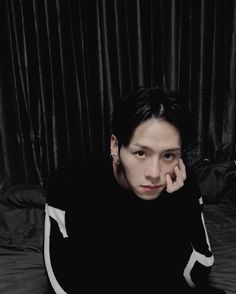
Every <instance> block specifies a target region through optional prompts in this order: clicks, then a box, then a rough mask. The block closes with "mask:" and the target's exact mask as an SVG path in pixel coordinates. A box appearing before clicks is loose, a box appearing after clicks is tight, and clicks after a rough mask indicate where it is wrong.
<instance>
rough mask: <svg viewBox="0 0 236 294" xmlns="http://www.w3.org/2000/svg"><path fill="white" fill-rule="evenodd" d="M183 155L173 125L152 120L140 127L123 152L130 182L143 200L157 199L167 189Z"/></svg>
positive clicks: (123, 160) (126, 175)
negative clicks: (168, 176) (168, 177)
mask: <svg viewBox="0 0 236 294" xmlns="http://www.w3.org/2000/svg"><path fill="white" fill-rule="evenodd" d="M180 155H181V140H180V135H179V132H178V131H177V129H176V128H175V127H174V126H173V125H171V124H170V123H168V122H166V121H164V120H160V119H156V118H152V119H149V120H147V121H145V122H144V123H142V124H140V125H139V126H138V127H137V128H136V129H135V131H134V134H133V136H132V138H131V141H130V143H129V145H128V146H127V147H124V146H122V147H121V149H120V161H121V164H122V167H123V171H124V175H125V178H126V181H127V183H128V185H129V187H130V189H131V190H133V192H134V193H135V194H136V195H137V196H138V197H140V198H142V199H146V200H151V199H155V198H157V197H158V196H159V195H160V193H161V192H162V191H163V190H164V189H165V188H166V175H167V174H169V175H170V176H171V177H173V176H174V171H173V169H174V167H175V166H176V165H178V163H179V159H180Z"/></svg>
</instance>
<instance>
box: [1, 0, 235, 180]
mask: <svg viewBox="0 0 236 294" xmlns="http://www.w3.org/2000/svg"><path fill="white" fill-rule="evenodd" d="M0 14H1V17H0V38H1V44H2V45H1V48H0V61H1V64H0V179H1V181H2V182H5V181H7V182H10V183H40V184H44V183H45V181H46V179H47V177H48V175H49V174H50V173H51V172H52V171H53V170H54V169H55V168H57V167H58V166H59V165H62V164H64V163H66V162H68V161H70V160H74V159H78V158H80V157H81V156H84V155H87V154H101V153H104V152H109V148H108V147H109V146H108V143H109V135H110V118H111V114H112V110H113V105H114V103H115V102H116V101H117V99H119V97H120V96H121V95H125V94H126V93H127V92H128V91H129V90H131V89H133V88H136V87H139V86H161V87H164V88H166V89H169V90H171V91H173V92H179V93H180V97H181V98H179V99H182V102H183V103H184V104H185V105H186V106H187V108H188V109H189V110H190V111H191V113H192V117H193V120H194V123H195V126H196V131H197V144H196V145H195V146H194V147H193V149H194V150H192V151H193V154H194V156H196V157H197V158H198V159H199V158H215V157H217V156H221V155H222V154H223V157H224V158H225V159H230V158H233V159H235V149H236V146H235V144H236V140H235V134H236V130H235V126H236V119H235V111H236V105H235V104H236V103H235V99H236V98H235V80H236V76H235V75H236V73H235V67H236V60H235V59H236V57H235V52H236V7H235V1H234V0H227V1H220V0H212V1H207V0H200V1H194V0H181V1H177V0H148V1H144V0H109V1H108V0H107V1H106V0H94V1H85V0H79V1H72V0H50V1H49V0H44V1H41V0H32V1H24V0H23V1H22V0H5V1H1V3H0ZM187 123H188V122H186V124H187Z"/></svg>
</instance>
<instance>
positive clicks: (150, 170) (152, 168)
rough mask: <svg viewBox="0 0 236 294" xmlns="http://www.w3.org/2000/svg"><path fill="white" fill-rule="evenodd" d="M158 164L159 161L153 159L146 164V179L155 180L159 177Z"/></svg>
mask: <svg viewBox="0 0 236 294" xmlns="http://www.w3.org/2000/svg"><path fill="white" fill-rule="evenodd" d="M160 172H161V170H160V163H159V160H157V159H153V160H152V161H150V162H149V163H148V166H147V172H146V177H147V178H152V179H156V178H159V177H160Z"/></svg>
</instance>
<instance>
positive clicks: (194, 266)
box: [184, 172, 214, 287]
mask: <svg viewBox="0 0 236 294" xmlns="http://www.w3.org/2000/svg"><path fill="white" fill-rule="evenodd" d="M185 201H187V202H188V234H189V237H190V240H191V245H192V254H191V255H190V257H189V260H188V263H187V265H186V267H185V270H184V277H185V280H186V281H187V283H188V285H189V286H190V287H196V286H197V287H204V286H206V285H207V284H208V282H209V281H208V278H209V273H210V270H211V267H212V265H213V263H214V257H213V254H212V252H211V246H210V242H209V238H208V233H207V228H206V225H205V220H204V215H203V198H202V195H201V191H200V188H199V185H198V182H197V180H196V178H195V177H194V174H193V173H192V172H189V178H188V181H187V184H186V200H185Z"/></svg>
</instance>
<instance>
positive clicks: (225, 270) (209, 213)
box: [204, 202, 236, 294]
mask: <svg viewBox="0 0 236 294" xmlns="http://www.w3.org/2000/svg"><path fill="white" fill-rule="evenodd" d="M204 214H205V222H206V227H207V229H208V235H209V239H210V243H211V247H212V252H213V254H214V256H215V264H214V266H213V268H212V271H211V273H210V279H211V282H212V284H213V285H214V286H215V287H217V288H220V289H223V290H225V291H226V293H227V294H236V205H235V203H231V202H229V203H219V204H210V205H205V207H204Z"/></svg>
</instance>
